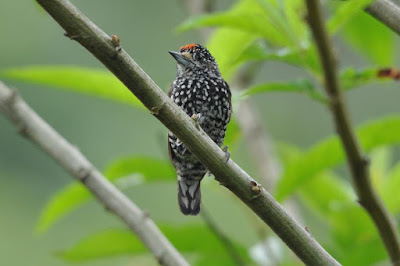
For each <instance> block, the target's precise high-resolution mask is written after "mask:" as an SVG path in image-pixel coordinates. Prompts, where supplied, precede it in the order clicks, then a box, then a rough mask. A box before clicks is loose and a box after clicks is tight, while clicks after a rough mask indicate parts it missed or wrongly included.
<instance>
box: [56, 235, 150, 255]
mask: <svg viewBox="0 0 400 266" xmlns="http://www.w3.org/2000/svg"><path fill="white" fill-rule="evenodd" d="M146 251H147V250H146V248H145V247H144V246H143V244H142V242H140V241H139V240H138V238H137V237H136V236H135V235H134V234H133V233H132V232H131V231H129V230H123V229H113V230H107V231H104V232H100V233H96V234H93V235H90V236H89V237H87V238H85V239H83V240H81V241H80V242H78V243H77V244H76V245H75V246H74V247H72V248H70V249H68V250H65V251H63V252H58V256H60V257H61V258H62V259H64V260H66V261H69V262H80V261H86V260H91V259H98V258H107V257H112V256H122V255H132V254H143V253H146Z"/></svg>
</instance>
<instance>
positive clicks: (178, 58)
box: [168, 51, 191, 67]
mask: <svg viewBox="0 0 400 266" xmlns="http://www.w3.org/2000/svg"><path fill="white" fill-rule="evenodd" d="M168 52H169V53H170V54H171V55H172V56H173V57H174V58H175V60H176V61H177V62H178V64H181V65H183V66H185V67H188V66H189V65H190V64H191V62H190V60H189V59H187V58H186V57H185V56H184V55H182V54H181V53H178V52H174V51H168Z"/></svg>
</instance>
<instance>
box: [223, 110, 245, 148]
mask: <svg viewBox="0 0 400 266" xmlns="http://www.w3.org/2000/svg"><path fill="white" fill-rule="evenodd" d="M241 137H242V134H241V131H240V127H239V124H238V122H237V120H236V119H235V117H232V118H231V121H230V122H229V124H228V128H227V129H226V137H225V141H224V145H228V146H229V150H231V151H232V149H235V147H237V145H238V142H239V140H240V139H241Z"/></svg>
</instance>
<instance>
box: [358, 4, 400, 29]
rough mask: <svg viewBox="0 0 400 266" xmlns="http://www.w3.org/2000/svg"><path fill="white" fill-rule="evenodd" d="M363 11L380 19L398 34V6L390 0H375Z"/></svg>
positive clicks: (399, 17) (399, 21) (399, 14)
mask: <svg viewBox="0 0 400 266" xmlns="http://www.w3.org/2000/svg"><path fill="white" fill-rule="evenodd" d="M365 12H367V13H369V14H370V15H371V16H373V17H375V18H376V19H377V20H379V21H381V22H382V23H383V24H385V25H386V26H387V27H389V28H390V29H392V30H393V31H394V32H396V33H397V34H400V7H399V6H398V5H397V4H395V3H393V2H392V1H390V0H376V1H374V2H372V3H371V4H370V5H369V6H368V7H367V8H365Z"/></svg>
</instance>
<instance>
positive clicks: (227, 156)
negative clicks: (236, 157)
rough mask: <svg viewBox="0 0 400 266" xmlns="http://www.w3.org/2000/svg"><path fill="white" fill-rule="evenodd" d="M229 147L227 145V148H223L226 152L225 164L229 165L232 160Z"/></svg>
mask: <svg viewBox="0 0 400 266" xmlns="http://www.w3.org/2000/svg"><path fill="white" fill-rule="evenodd" d="M228 148H229V146H228V145H226V146H225V147H223V148H222V150H223V151H224V152H225V162H226V163H227V162H228V161H229V159H230V158H231V153H230V152H229V151H228Z"/></svg>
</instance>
